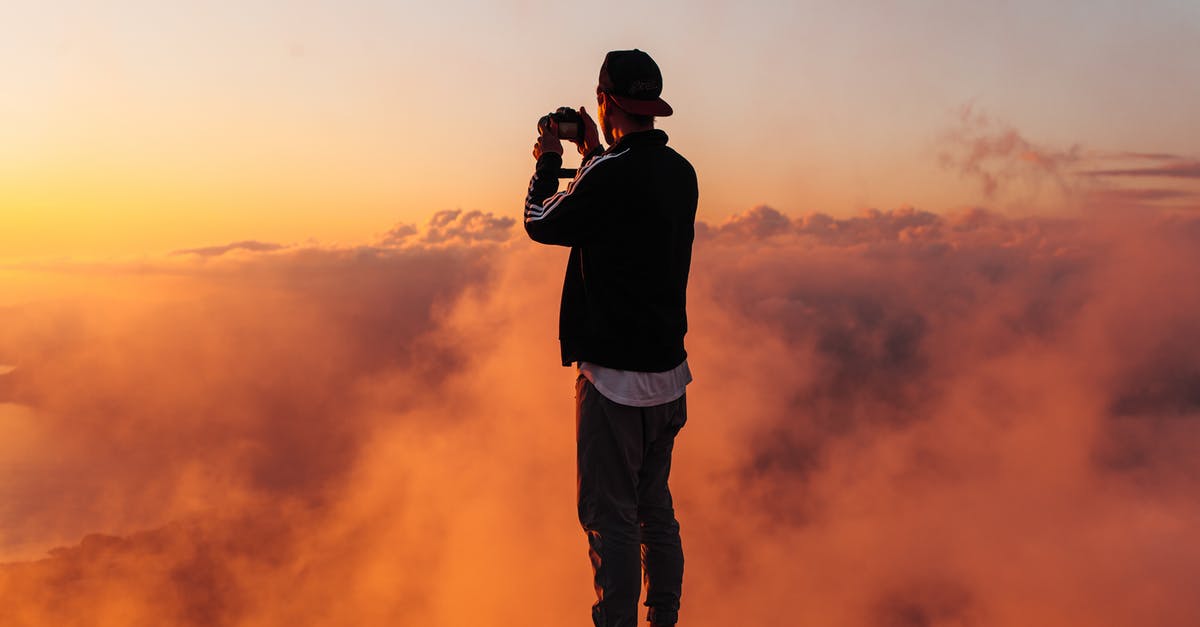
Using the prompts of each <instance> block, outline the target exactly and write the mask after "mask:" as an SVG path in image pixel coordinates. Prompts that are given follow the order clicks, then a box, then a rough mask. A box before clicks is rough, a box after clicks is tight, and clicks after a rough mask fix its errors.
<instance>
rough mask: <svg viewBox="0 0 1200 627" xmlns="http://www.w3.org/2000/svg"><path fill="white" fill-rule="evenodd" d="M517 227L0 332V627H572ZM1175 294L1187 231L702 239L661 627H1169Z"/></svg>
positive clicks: (1192, 374)
mask: <svg viewBox="0 0 1200 627" xmlns="http://www.w3.org/2000/svg"><path fill="white" fill-rule="evenodd" d="M451 214H452V215H451ZM517 231H519V229H516V228H513V223H512V222H511V221H509V220H508V219H507V218H501V217H496V216H494V215H491V214H486V213H482V212H474V213H462V212H458V213H454V212H447V213H442V214H438V215H437V216H435V217H434V218H433V219H432V220H431V221H430V222H429V223H428V224H426V225H424V226H422V227H417V226H415V225H399V226H397V227H396V228H394V229H392V230H391V231H389V233H387V234H385V235H383V236H381V237H380V239H379V241H378V242H376V243H375V244H374V245H371V246H361V247H356V248H345V249H334V248H321V247H314V246H308V247H281V248H277V249H272V250H263V251H260V252H254V251H245V252H247V253H249V254H239V255H237V256H228V255H219V254H218V255H211V256H208V257H206V258H204V259H199V258H198V257H202V255H179V256H172V257H170V258H168V259H164V260H162V261H161V262H159V263H157V264H152V266H151V267H149V268H147V267H141V268H139V271H138V272H124V273H123V272H113V271H112V269H111V268H107V269H106V270H105V273H104V275H105V280H106V281H108V282H109V283H107V284H106V286H107V289H106V290H104V291H103V292H102V293H98V292H91V291H85V290H68V289H67V288H64V289H63V290H62V292H61V294H59V295H58V296H57V297H56V298H53V299H49V298H47V299H43V300H38V301H30V302H26V303H23V304H19V305H16V306H12V307H9V308H8V310H7V311H5V312H4V318H5V320H6V321H7V324H5V325H4V326H3V327H2V328H0V363H5V364H12V365H15V368H14V369H12V370H11V371H10V372H8V373H6V374H0V431H3V439H2V440H0V442H2V444H0V447H2V448H0V460H2V463H3V464H5V469H4V470H5V472H3V473H0V551H2V552H3V553H4V554H5V555H7V556H8V557H7V561H8V563H7V564H5V565H4V566H0V598H4V599H15V600H17V601H15V602H6V603H4V604H2V605H0V622H2V623H4V624H6V625H8V624H12V625H40V624H65V625H70V624H99V625H142V624H145V625H150V624H164V623H167V624H178V625H246V626H251V625H253V626H266V625H290V624H310V625H347V624H433V625H458V624H523V623H526V622H530V621H531V620H540V619H541V618H537V617H545V616H563V617H571V616H575V617H577V619H578V622H586V616H587V614H586V612H587V608H588V606H589V604H590V602H591V601H590V595H591V590H590V587H589V585H588V583H587V582H588V581H589V579H588V577H589V572H588V568H589V567H588V564H587V560H586V542H585V541H584V538H583V535H582V532H580V531H579V529H578V524H577V522H576V521H575V520H574V501H573V499H574V483H573V482H574V476H573V470H574V466H573V463H574V460H573V450H574V449H573V429H574V424H573V415H572V411H573V407H572V398H571V395H572V386H571V381H572V379H573V377H574V373H573V372H572V371H571V370H570V369H564V368H561V367H559V366H558V361H557V359H556V356H557V346H556V344H555V331H556V328H557V327H556V324H555V323H556V315H557V299H558V290H559V287H560V285H561V272H562V267H563V265H564V263H565V256H566V255H565V253H566V251H565V250H564V249H556V248H546V247H540V246H537V245H534V244H532V243H530V242H528V241H526V240H525V239H524V238H523V236H522V235H520V234H519V233H518V232H517ZM214 249H215V248H214ZM31 271H33V270H31ZM36 272H40V273H42V274H45V275H47V276H50V275H54V276H58V275H61V274H63V273H71V272H78V273H85V274H86V273H91V272H95V270H94V269H91V268H75V269H71V268H69V267H58V268H54V269H46V268H43V269H38V270H36ZM48 280H49V279H48ZM1198 285H1200V220H1197V219H1194V218H1188V217H1184V216H1170V215H1165V214H1154V215H1143V216H1140V217H1138V218H1137V219H1133V218H1130V217H1123V218H1117V217H1111V216H1110V217H1108V218H1105V219H1098V218H1096V219H1090V218H1089V219H1068V218H1046V217H1032V216H1031V217H1023V218H1012V217H1005V216H1002V215H999V214H996V213H992V212H989V211H986V210H982V209H973V210H969V211H963V212H958V213H953V214H946V215H942V214H934V213H929V212H924V211H920V210H917V209H913V208H902V209H896V210H891V211H867V212H864V213H863V214H861V215H859V216H857V217H852V218H835V217H831V216H828V215H824V214H819V213H818V214H809V215H805V216H791V215H787V214H784V213H782V212H779V211H777V210H774V209H772V208H769V207H757V208H754V209H752V210H749V211H746V212H744V213H742V214H740V215H737V216H734V217H733V218H731V219H729V220H728V221H726V222H724V223H721V224H707V223H702V224H699V225H698V228H697V241H696V248H695V256H694V262H693V271H692V279H691V285H690V289H689V296H690V303H689V312H690V322H691V324H690V329H691V330H690V332H689V336H688V348H689V353H690V357H689V359H690V362H691V364H692V369H693V372H694V373H695V375H696V381H695V382H694V383H693V385H692V386H690V387H689V392H688V403H689V410H690V418H689V423H688V426H687V427H686V428H685V429H684V431H683V432H682V433H681V435H680V440H679V442H678V445H677V457H676V463H675V472H674V477H673V492H674V494H675V500H676V506H677V508H678V510H679V517H680V521H681V524H682V527H683V533H684V546H685V551H686V552H687V556H688V565H687V569H688V570H687V574H686V580H685V588H684V608H683V612H682V614H681V619H682V620H684V621H686V623H687V624H689V625H698V626H703V625H728V624H754V623H763V622H780V621H783V622H786V623H788V624H822V625H850V626H856V625H862V626H876V625H886V626H936V625H971V626H990V625H1025V624H1054V625H1096V624H1106V625H1131V626H1132V625H1144V624H1163V625H1185V624H1194V623H1196V622H1197V621H1198V620H1200V602H1197V601H1196V600H1195V596H1194V595H1193V594H1192V593H1191V588H1192V587H1193V586H1192V582H1194V581H1195V580H1197V578H1200V548H1198V547H1197V545H1196V543H1195V542H1194V538H1193V536H1194V530H1195V529H1196V528H1197V525H1198V524H1200V499H1197V497H1196V494H1200V455H1198V454H1197V453H1200V393H1198V390H1200V366H1198V365H1197V362H1196V360H1195V355H1197V354H1200V322H1197V321H1198V320H1200V315H1197V314H1200V288H1197V287H1196V286H1198ZM148 288H152V289H148ZM80 538H82V541H80ZM55 546H58V547H60V548H57V549H54V550H53V551H52V553H51V554H50V555H49V556H47V557H42V558H41V559H36V558H37V557H38V555H39V554H41V553H42V552H43V551H45V550H46V549H49V548H51V547H55ZM565 620H572V619H569V618H567V619H565Z"/></svg>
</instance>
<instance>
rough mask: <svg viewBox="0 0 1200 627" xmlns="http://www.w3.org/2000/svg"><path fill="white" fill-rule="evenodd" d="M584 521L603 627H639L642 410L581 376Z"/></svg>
mask: <svg viewBox="0 0 1200 627" xmlns="http://www.w3.org/2000/svg"><path fill="white" fill-rule="evenodd" d="M575 440H576V461H577V478H578V489H579V491H578V496H579V522H580V524H582V525H583V529H584V531H585V532H586V533H587V537H588V555H589V557H591V560H592V570H593V574H594V576H595V577H594V583H595V587H596V604H595V605H593V606H592V621H593V622H594V623H595V624H596V626H597V627H634V626H635V625H636V624H637V609H638V596H639V595H640V593H641V572H640V571H641V564H640V561H639V559H640V555H639V543H640V536H639V531H638V491H637V483H638V476H637V473H638V468H640V467H641V463H642V454H643V451H642V421H641V412H640V409H639V408H637V407H627V406H625V405H620V404H617V403H614V402H612V401H610V400H608V399H606V398H604V397H603V396H602V395H601V394H600V392H598V391H597V390H596V388H595V387H594V386H592V384H591V382H590V381H588V380H587V378H585V377H584V376H583V375H580V376H579V377H578V379H576V382H575Z"/></svg>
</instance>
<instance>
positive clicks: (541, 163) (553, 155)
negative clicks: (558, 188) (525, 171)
mask: <svg viewBox="0 0 1200 627" xmlns="http://www.w3.org/2000/svg"><path fill="white" fill-rule="evenodd" d="M561 167H562V155H560V154H558V153H557V152H543V153H542V156H540V157H538V160H537V167H536V168H535V169H536V170H537V171H538V172H542V171H545V170H554V171H555V172H557V171H558V169H559V168H561Z"/></svg>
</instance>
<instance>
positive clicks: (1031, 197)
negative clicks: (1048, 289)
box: [937, 104, 1200, 214]
mask: <svg viewBox="0 0 1200 627" xmlns="http://www.w3.org/2000/svg"><path fill="white" fill-rule="evenodd" d="M937 145H938V161H939V162H940V163H941V165H942V167H943V168H946V169H948V170H953V171H957V172H958V174H959V175H961V176H963V177H965V178H967V179H969V180H974V181H976V182H978V184H979V186H980V190H981V192H982V194H983V199H985V200H987V201H988V202H989V203H991V204H993V205H994V204H995V203H996V202H997V201H998V200H1000V199H1007V200H1008V201H1012V202H1011V204H1010V205H1009V206H1010V207H1011V210H1010V211H1009V212H1010V213H1012V212H1014V211H1022V212H1024V213H1031V214H1037V213H1039V212H1040V213H1043V214H1045V213H1048V211H1049V210H1050V209H1051V208H1052V209H1053V210H1057V211H1060V212H1061V211H1066V212H1068V213H1077V212H1079V211H1080V210H1082V211H1083V212H1086V213H1105V212H1112V211H1118V212H1119V211H1130V210H1132V211H1147V210H1156V209H1158V208H1166V207H1171V208H1175V209H1181V208H1182V209H1191V208H1194V207H1191V206H1189V205H1186V204H1185V205H1182V206H1180V205H1178V204H1176V205H1174V206H1171V205H1165V204H1163V203H1165V202H1170V201H1184V202H1187V201H1190V200H1191V199H1193V198H1195V197H1196V196H1197V194H1198V193H1200V190H1198V189H1192V188H1191V187H1189V183H1191V181H1193V180H1195V179H1200V162H1198V161H1196V160H1195V159H1189V158H1187V157H1183V156H1180V155H1175V154H1170V153H1158V152H1136V151H1100V150H1089V149H1085V148H1084V147H1083V146H1081V145H1078V144H1075V145H1072V146H1069V147H1066V148H1062V147H1052V146H1047V145H1045V144H1042V143H1038V142H1035V141H1033V140H1031V139H1029V138H1027V137H1026V136H1025V135H1024V134H1023V133H1021V132H1020V131H1018V130H1017V129H1016V128H1014V127H1013V126H1012V125H1010V124H1007V123H1004V122H1002V121H998V120H996V119H994V118H992V117H990V116H988V115H987V114H986V113H984V112H982V111H980V110H979V109H977V108H976V107H974V106H973V105H970V104H968V105H965V106H963V107H962V108H961V109H960V110H959V111H958V115H957V116H956V118H955V122H954V125H953V126H952V127H951V128H950V129H949V130H948V131H947V132H945V133H944V134H943V135H942V136H941V137H940V138H939V139H938V144H937ZM1147 162H1151V163H1152V165H1146V163H1147ZM1114 165H1116V166H1119V167H1114ZM1143 178H1163V179H1168V181H1170V184H1171V185H1173V187H1166V188H1164V187H1152V188H1139V187H1129V186H1128V184H1129V182H1130V181H1137V180H1139V179H1143ZM1047 187H1048V188H1049V189H1050V191H1052V192H1054V194H1056V195H1053V196H1051V197H1049V199H1048V198H1047V197H1046V195H1045V194H1044V193H1043V192H1044V191H1045V190H1046V188H1047ZM1039 206H1040V208H1041V211H1038V210H1032V211H1031V208H1033V209H1037V208H1038V207H1039Z"/></svg>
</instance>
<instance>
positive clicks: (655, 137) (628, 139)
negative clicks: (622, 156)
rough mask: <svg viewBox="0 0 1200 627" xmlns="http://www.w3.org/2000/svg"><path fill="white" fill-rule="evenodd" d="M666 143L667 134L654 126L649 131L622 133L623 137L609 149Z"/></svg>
mask: <svg viewBox="0 0 1200 627" xmlns="http://www.w3.org/2000/svg"><path fill="white" fill-rule="evenodd" d="M666 143H667V134H666V133H665V132H663V131H662V130H661V129H657V128H652V129H650V130H648V131H636V132H633V133H626V134H624V135H622V136H621V139H619V140H617V143H615V144H613V145H612V147H611V148H609V151H610V152H611V151H613V150H617V149H620V148H629V147H631V146H653V145H656V144H657V145H660V146H662V145H665V144H666Z"/></svg>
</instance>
